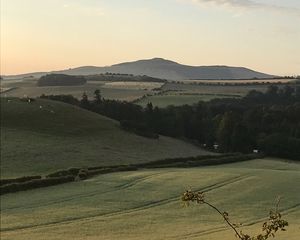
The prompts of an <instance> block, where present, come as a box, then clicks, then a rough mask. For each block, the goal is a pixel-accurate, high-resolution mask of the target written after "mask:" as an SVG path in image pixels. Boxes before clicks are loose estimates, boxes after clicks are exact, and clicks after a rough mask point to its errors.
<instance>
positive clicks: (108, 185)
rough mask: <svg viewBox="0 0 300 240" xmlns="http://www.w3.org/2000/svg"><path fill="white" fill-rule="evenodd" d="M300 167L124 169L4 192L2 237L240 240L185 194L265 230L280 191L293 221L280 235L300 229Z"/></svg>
mask: <svg viewBox="0 0 300 240" xmlns="http://www.w3.org/2000/svg"><path fill="white" fill-rule="evenodd" d="M299 181H300V165H299V163H293V162H288V161H281V160H278V159H277V160H276V159H260V160H252V161H248V162H243V163H234V164H228V165H219V166H213V167H202V168H187V169H180V168H172V169H156V170H142V171H136V172H122V173H113V174H107V175H100V176H96V177H94V178H92V179H88V180H85V181H80V182H73V183H68V184H63V185H59V186H53V187H47V188H42V189H35V190H30V191H25V192H18V193H14V194H7V195H3V196H1V231H2V233H1V239H3V240H18V239H20V240H21V239H22V240H23V239H43V240H50V239H51V240H54V239H57V240H58V239H64V240H69V239H70V240H73V239H76V240H77V239H78V240H96V239H111V240H114V239H125V240H126V239H128V240H129V239H134V240H135V239H136V240H138V239H146V240H147V239H149V240H150V239H202V240H209V239H220V240H221V239H225V240H229V239H235V237H234V234H233V233H232V231H231V230H230V229H229V228H228V227H227V226H226V225H225V223H224V221H223V220H222V219H221V218H220V216H219V215H217V214H216V213H215V212H214V211H212V210H211V209H209V208H208V207H207V206H203V205H199V206H194V205H192V206H190V207H188V208H187V207H183V206H182V205H181V203H180V200H179V199H180V194H181V193H182V192H183V191H184V190H186V189H187V188H192V189H194V190H198V189H199V190H202V191H204V192H205V194H206V198H207V200H208V201H209V202H211V203H213V204H215V205H217V206H218V207H219V208H220V209H221V210H222V211H227V212H229V214H230V218H231V219H232V220H233V221H235V222H240V223H242V224H243V228H242V229H243V230H244V231H245V232H246V233H249V232H250V233H256V232H257V233H259V229H260V226H261V223H262V222H263V221H264V220H265V217H266V216H267V215H268V211H269V209H270V208H271V207H272V206H273V204H274V199H275V198H276V196H278V195H281V196H282V197H283V199H282V202H281V205H280V209H281V212H282V213H283V217H284V219H286V220H288V221H289V224H290V226H289V227H288V231H287V232H284V233H278V236H277V237H276V239H278V240H283V239H289V240H296V239H299V234H300V229H299V226H300V196H299V192H300V185H299V184H298V183H299Z"/></svg>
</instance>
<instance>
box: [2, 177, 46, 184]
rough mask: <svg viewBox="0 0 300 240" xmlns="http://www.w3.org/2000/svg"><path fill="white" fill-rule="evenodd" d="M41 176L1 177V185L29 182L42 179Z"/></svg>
mask: <svg viewBox="0 0 300 240" xmlns="http://www.w3.org/2000/svg"><path fill="white" fill-rule="evenodd" d="M41 178H42V177H41V176H25V177H20V178H12V179H0V186H2V185H6V184H11V183H22V182H27V181H30V180H34V179H41Z"/></svg>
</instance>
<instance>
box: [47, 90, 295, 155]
mask: <svg viewBox="0 0 300 240" xmlns="http://www.w3.org/2000/svg"><path fill="white" fill-rule="evenodd" d="M42 97H44V98H49V99H53V100H59V101H63V102H67V103H71V104H75V105H78V106H80V107H82V108H85V109H88V110H90V111H93V112H96V113H99V114H102V115H105V116H107V117H110V118H113V119H116V120H118V121H120V124H121V126H122V127H123V128H125V129H127V130H131V131H134V132H135V133H137V134H140V135H143V136H146V137H154V138H156V137H158V136H159V134H161V135H165V136H170V137H175V138H182V139H188V140H191V141H194V142H196V143H198V144H201V145H202V146H205V147H206V148H208V149H216V148H218V151H220V152H242V153H250V152H253V151H254V150H255V151H256V150H257V151H259V152H264V153H265V154H267V155H269V156H275V157H284V158H290V159H295V160H300V86H297V85H296V86H290V85H286V86H284V87H283V88H278V87H277V86H270V87H269V88H268V90H267V91H266V92H265V93H263V92H259V91H256V90H252V91H250V92H249V93H248V94H247V95H246V96H245V97H243V98H240V99H237V98H225V99H214V100H211V101H209V102H202V101H200V102H198V103H197V104H194V105H184V106H168V107H166V108H158V107H154V106H153V105H152V103H151V102H149V103H148V104H147V106H146V107H145V108H142V107H141V106H138V105H136V104H133V103H129V102H124V101H117V100H108V99H103V98H102V97H101V92H100V90H96V91H95V93H94V99H91V100H90V99H88V96H87V94H86V93H84V94H83V96H82V98H81V100H78V99H76V98H74V97H73V96H70V95H56V96H53V95H52V96H42Z"/></svg>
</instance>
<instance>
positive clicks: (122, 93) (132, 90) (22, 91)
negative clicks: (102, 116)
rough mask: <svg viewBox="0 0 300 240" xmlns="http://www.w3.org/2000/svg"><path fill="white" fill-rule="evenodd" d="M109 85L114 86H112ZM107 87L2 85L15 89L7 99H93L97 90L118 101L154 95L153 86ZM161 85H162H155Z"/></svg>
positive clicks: (33, 83)
mask: <svg viewBox="0 0 300 240" xmlns="http://www.w3.org/2000/svg"><path fill="white" fill-rule="evenodd" d="M109 84H112V86H110V85H109ZM109 84H108V85H106V83H105V82H101V81H91V82H88V83H87V84H85V85H82V86H51V87H38V86H36V80H26V81H11V80H10V81H4V82H2V83H1V85H2V87H4V88H14V89H12V90H11V91H8V92H5V93H3V94H2V95H3V96H6V97H24V95H26V96H29V97H39V96H41V95H42V94H45V95H59V94H70V95H73V96H74V97H77V98H81V97H82V94H83V93H84V92H86V93H87V95H88V96H89V97H90V98H93V96H94V91H95V90H96V89H100V90H101V95H102V96H103V97H104V98H106V99H118V100H126V101H133V100H135V99H137V98H140V97H142V96H143V95H146V94H152V93H153V91H152V90H151V89H152V88H151V87H152V85H151V84H150V83H149V84H150V85H149V86H148V87H142V85H140V86H138V85H137V84H136V85H135V87H133V86H131V87H125V86H121V85H120V86H119V85H118V86H117V85H114V84H113V83H109ZM155 84H159V85H161V83H155Z"/></svg>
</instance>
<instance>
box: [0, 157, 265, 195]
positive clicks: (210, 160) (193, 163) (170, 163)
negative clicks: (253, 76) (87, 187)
mask: <svg viewBox="0 0 300 240" xmlns="http://www.w3.org/2000/svg"><path fill="white" fill-rule="evenodd" d="M258 157H263V156H262V155H257V154H247V155H245V154H239V153H232V154H225V155H207V156H197V157H184V158H169V159H162V160H157V161H152V162H146V163H139V164H128V165H116V166H95V167H89V168H74V167H73V168H69V169H65V170H58V171H56V172H54V173H51V174H48V175H47V176H45V177H42V176H26V177H22V178H15V179H2V180H1V184H0V195H3V194H7V193H14V192H18V191H25V190H30V189H34V188H41V187H49V186H54V185H58V184H63V183H67V182H73V181H79V180H84V179H87V178H90V177H93V176H95V175H99V174H108V173H113V172H123V171H136V170H138V169H145V168H147V169H149V168H150V169H151V168H166V167H168V168H170V167H198V166H207V165H218V164H227V163H233V162H240V161H247V160H251V159H256V158H258Z"/></svg>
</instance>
